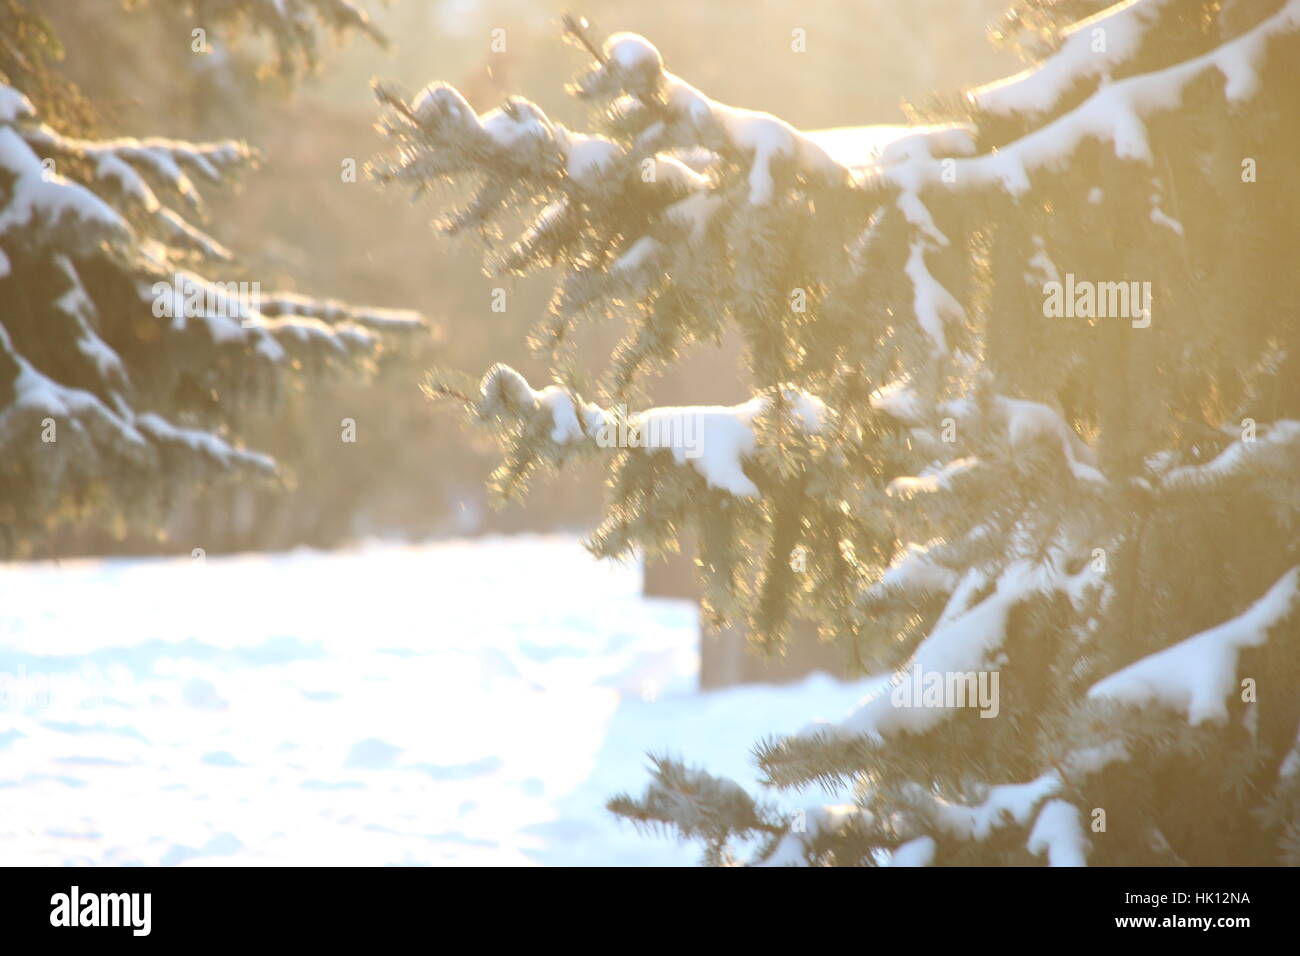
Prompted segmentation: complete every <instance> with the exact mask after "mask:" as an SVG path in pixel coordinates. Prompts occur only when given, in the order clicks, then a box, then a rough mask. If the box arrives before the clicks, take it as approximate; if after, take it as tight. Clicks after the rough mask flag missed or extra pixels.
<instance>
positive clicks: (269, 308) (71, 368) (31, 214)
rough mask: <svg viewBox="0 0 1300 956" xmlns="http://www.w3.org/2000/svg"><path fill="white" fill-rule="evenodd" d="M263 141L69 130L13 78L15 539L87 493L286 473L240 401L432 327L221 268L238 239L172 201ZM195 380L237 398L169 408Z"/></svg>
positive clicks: (5, 261) (3, 429)
mask: <svg viewBox="0 0 1300 956" xmlns="http://www.w3.org/2000/svg"><path fill="white" fill-rule="evenodd" d="M251 158H252V153H251V151H250V150H249V149H248V148H247V147H246V146H244V145H243V144H241V143H235V142H223V143H187V142H182V141H176V140H167V139H160V138H150V139H141V140H137V139H130V138H118V139H112V140H104V141H96V140H89V139H84V138H79V137H72V136H66V135H64V134H61V133H59V132H57V131H56V130H54V129H52V128H51V127H49V126H47V125H45V124H43V123H41V122H40V118H39V116H38V115H37V111H36V109H35V108H34V106H33V104H32V103H31V101H30V100H29V99H28V98H27V97H26V96H24V95H23V94H22V92H20V91H19V90H17V89H15V88H14V87H12V86H8V85H4V84H2V83H0V178H3V179H4V181H5V187H4V188H5V191H4V193H3V194H2V195H0V290H3V289H5V288H7V289H8V290H9V292H8V293H6V292H4V291H0V298H3V299H4V301H5V302H6V306H7V308H6V310H5V313H4V315H3V317H0V323H2V324H0V453H3V455H4V457H5V458H6V461H7V462H8V463H9V467H8V470H7V472H6V475H5V477H4V479H3V482H0V484H3V493H4V497H5V498H6V501H7V503H8V506H9V508H10V509H11V512H16V514H17V517H16V518H15V520H14V521H13V522H11V523H10V528H9V530H10V532H11V534H6V536H5V540H4V541H0V548H3V550H5V551H6V552H8V551H9V550H10V549H11V548H13V547H16V546H18V545H19V543H20V542H21V541H22V540H23V536H24V534H26V533H27V530H29V529H32V528H48V527H51V526H52V523H53V521H54V519H55V516H64V517H66V516H67V515H68V513H69V511H68V509H69V507H71V508H74V510H75V508H76V507H81V505H77V504H76V502H85V501H87V500H91V499H93V500H95V501H99V502H111V504H110V505H109V507H108V508H107V509H106V510H107V511H113V510H114V509H117V511H118V512H136V511H141V510H142V506H140V504H139V503H140V502H141V501H142V500H150V499H152V500H156V501H165V500H166V493H165V489H166V488H167V487H169V486H175V485H177V484H182V483H184V481H185V480H190V479H202V478H203V477H205V476H207V475H210V474H214V473H220V472H225V471H230V470H232V469H240V470H243V471H246V472H252V473H256V474H261V475H269V474H273V473H274V472H275V463H274V462H273V461H272V459H271V458H269V457H268V456H267V455H265V454H261V453H258V452H254V451H250V450H247V449H244V448H242V447H240V446H239V443H238V442H237V441H236V440H235V439H234V438H233V437H232V436H231V435H230V434H229V423H230V420H231V419H232V418H234V417H235V416H236V413H237V411H238V409H240V408H241V407H245V406H246V405H247V404H249V403H250V402H252V401H254V400H256V401H266V400H267V399H268V398H272V397H274V395H275V392H276V390H277V389H278V388H279V386H280V384H281V382H282V381H283V380H284V379H285V378H286V377H287V376H289V375H291V374H294V370H295V369H297V368H300V367H302V366H304V365H305V366H306V367H307V368H309V369H319V368H323V367H325V366H334V367H339V368H341V367H344V366H347V367H353V366H361V367H364V363H365V362H367V361H369V360H370V359H371V358H372V357H373V356H375V355H377V354H379V352H380V351H382V349H383V348H384V343H385V338H386V337H387V336H390V335H392V334H394V333H399V332H409V331H410V330H412V329H419V328H425V326H424V324H423V320H422V319H421V318H420V317H419V316H417V315H415V314H414V313H410V312H398V311H394V310H383V309H372V308H356V307H352V306H349V305H346V304H344V303H340V302H336V301H332V300H325V301H318V300H314V299H310V298H307V297H303V296H297V295H291V294H268V295H267V296H266V297H265V298H262V297H261V296H260V284H258V283H241V282H225V281H220V280H218V279H214V278H211V277H210V274H205V273H208V270H209V269H210V268H211V267H213V266H215V265H216V264H218V263H225V262H227V261H228V260H229V259H230V258H231V256H230V253H229V252H228V251H227V250H226V249H225V248H224V247H223V246H222V245H221V244H220V243H218V242H217V241H216V240H215V239H213V238H212V237H211V236H210V235H208V233H207V232H205V231H204V230H203V229H201V228H200V227H199V226H197V225H194V224H193V223H192V222H190V221H188V220H187V219H186V218H185V216H183V215H182V214H181V213H180V212H178V211H177V210H176V209H174V208H172V207H170V206H168V205H166V204H165V203H166V202H174V203H175V204H176V205H177V207H178V208H181V209H184V210H185V211H186V213H187V214H193V215H200V214H201V213H202V199H201V196H200V194H199V191H198V186H197V185H196V181H197V182H203V183H209V184H214V183H220V182H222V181H223V180H224V179H226V178H227V177H229V176H230V175H231V174H232V173H234V172H235V171H237V170H238V169H239V168H240V167H241V166H243V165H245V164H247V163H248V162H249V161H250V160H251ZM250 286H251V287H252V289H253V290H254V294H253V295H252V296H251V297H250V296H249V295H248V289H249V287H250ZM408 340H409V337H408ZM142 343H147V347H141V344H142ZM182 387H184V388H188V389H190V390H197V391H199V392H200V393H202V394H204V395H205V396H207V397H209V398H210V397H213V396H220V398H221V399H222V402H221V404H219V405H218V404H217V403H215V402H212V401H210V400H209V401H206V402H201V403H197V404H191V406H190V407H187V408H186V409H184V410H178V411H169V412H168V413H167V417H164V416H163V415H162V414H160V412H161V411H162V410H163V409H170V408H172V407H173V406H174V401H175V396H176V395H177V394H178V391H179V390H180V389H181V388H182ZM180 476H185V477H184V478H181V477H180ZM151 483H157V488H158V489H159V490H158V492H157V493H156V494H152V493H151V494H142V493H141V492H140V488H141V487H145V486H151V487H152V486H153V485H152V484H151ZM128 489H133V490H131V491H130V492H128ZM146 520H147V519H146Z"/></svg>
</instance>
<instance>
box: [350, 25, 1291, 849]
mask: <svg viewBox="0 0 1300 956" xmlns="http://www.w3.org/2000/svg"><path fill="white" fill-rule="evenodd" d="M1031 6H1032V10H1028V11H1027V12H1026V11H1022V13H1021V15H1019V16H1017V15H1014V14H1013V15H1012V16H1011V17H1010V18H1009V19H1008V21H1007V23H1008V28H1007V30H1006V31H1005V32H1006V35H1007V36H1008V38H1010V39H1016V40H1020V41H1022V42H1025V44H1026V46H1028V42H1026V41H1030V40H1032V41H1034V45H1035V48H1036V49H1040V50H1041V49H1045V50H1046V51H1047V52H1046V53H1045V55H1043V56H1041V57H1040V59H1039V62H1037V63H1036V64H1034V65H1033V66H1031V67H1030V68H1029V69H1027V70H1026V71H1025V72H1024V73H1022V74H1020V75H1018V76H1016V77H1013V78H1011V79H1009V80H1007V81H1004V82H1002V83H999V84H993V85H991V86H989V87H985V88H983V89H979V90H972V91H970V92H969V93H968V94H966V95H965V96H963V97H960V98H949V99H948V100H946V101H944V102H943V103H942V104H941V105H939V106H936V107H934V108H932V109H929V110H922V109H919V108H917V109H914V110H913V113H914V115H915V118H916V122H915V123H914V124H913V125H910V126H907V127H856V128H855V127H844V128H839V129H834V130H823V131H812V132H807V131H800V130H798V129H795V128H794V127H792V126H791V125H790V124H788V123H785V122H784V121H782V120H780V119H779V118H777V117H774V116H770V115H768V114H764V113H760V112H755V111H752V110H748V109H740V108H737V107H731V106H727V105H724V104H721V103H719V102H717V101H715V100H713V99H712V98H710V97H709V96H707V95H706V94H705V93H703V92H701V91H699V90H697V89H696V88H694V87H693V86H691V85H690V84H689V83H687V82H686V81H685V80H684V79H682V78H680V77H678V76H677V75H675V74H673V73H671V72H669V71H668V70H667V69H666V68H665V64H664V63H663V59H662V57H661V56H660V54H659V52H658V51H657V50H656V49H655V48H654V47H653V46H652V45H651V44H650V43H649V42H648V41H646V40H645V39H643V38H641V37H637V36H633V35H629V34H615V35H614V36H611V37H610V38H609V39H608V40H606V41H605V43H604V44H603V45H601V46H599V47H597V46H596V44H595V43H593V42H592V41H591V40H590V39H589V37H588V36H587V33H586V31H585V30H584V29H583V28H582V27H580V26H578V25H577V24H574V23H572V22H571V23H570V25H569V29H570V32H571V33H572V34H573V35H574V37H575V38H576V39H578V40H579V41H580V43H581V44H582V45H583V46H584V47H585V48H586V50H587V52H588V54H589V55H590V56H591V57H592V60H593V62H592V64H591V65H590V66H589V68H588V69H586V70H585V71H584V72H583V73H582V74H580V75H579V77H578V78H577V80H576V81H575V83H574V85H573V88H574V90H575V92H576V93H577V95H579V96H580V97H582V98H584V99H585V100H587V101H589V102H590V103H591V104H592V106H593V108H594V115H595V118H596V124H597V130H596V131H593V132H579V131H576V130H570V129H568V128H566V127H564V126H562V125H561V124H558V123H555V122H553V121H552V120H550V119H549V118H548V117H547V116H546V115H545V114H544V113H543V112H542V111H541V110H540V109H539V108H537V107H536V106H535V105H534V104H532V103H530V102H528V101H526V100H523V99H518V98H511V99H509V100H507V101H506V102H505V103H504V104H502V105H501V106H500V107H498V108H494V109H489V110H487V111H486V112H482V113H479V112H476V110H475V108H474V107H473V106H471V105H470V104H469V103H468V102H467V101H466V100H465V99H464V98H463V97H462V96H461V95H460V94H459V93H458V92H457V91H456V90H454V89H452V88H451V87H449V86H446V85H444V84H433V85H431V86H430V87H428V88H426V89H425V90H424V91H422V92H421V93H419V94H417V95H416V96H414V97H412V98H410V99H406V98H404V97H403V96H401V95H400V94H399V93H398V92H396V91H395V90H392V89H389V88H386V87H381V88H380V90H379V93H380V98H381V100H382V102H383V103H384V104H385V112H384V119H383V124H384V129H385V131H386V132H387V134H388V136H389V137H390V138H391V140H392V143H393V148H392V150H391V152H390V153H389V154H387V155H386V156H384V157H381V158H380V159H379V160H378V161H377V162H376V163H375V166H374V171H375V174H376V176H377V177H378V178H379V179H380V180H382V181H384V182H388V183H393V184H399V185H402V186H406V187H409V188H411V189H412V190H413V191H414V192H416V193H417V194H419V193H423V192H424V191H426V190H427V189H429V188H430V187H432V186H434V185H436V184H438V183H439V182H444V181H449V182H452V183H455V184H457V185H459V186H465V185H468V186H469V187H471V188H472V198H471V199H470V201H469V203H468V204H467V205H465V206H463V207H462V208H460V209H459V210H456V211H453V212H452V213H450V214H449V215H448V216H447V218H446V219H445V220H444V222H443V224H444V226H445V228H446V229H448V231H451V232H460V231H464V230H467V229H475V230H479V231H481V232H483V233H484V234H485V235H488V236H490V237H492V238H494V239H495V238H496V237H497V236H498V235H499V234H501V233H502V232H504V231H506V230H507V229H512V230H514V235H513V236H512V237H510V238H507V240H506V241H505V243H504V245H503V246H502V247H501V248H500V251H497V252H495V253H494V254H492V255H491V256H490V257H489V260H488V267H489V268H490V269H494V270H497V271H498V272H501V273H519V274H523V273H528V272H531V271H535V270H538V269H541V268H544V267H546V268H550V267H554V268H555V270H556V274H557V288H556V292H555V297H554V300H553V303H552V307H551V310H550V314H549V315H548V316H547V317H546V318H545V319H544V320H543V322H542V324H541V327H540V329H539V330H538V333H537V335H536V336H535V340H536V344H537V345H538V347H539V349H540V350H541V351H543V352H544V353H547V354H549V355H550V356H551V358H552V361H553V370H554V372H553V374H554V380H553V381H552V382H550V383H547V384H545V385H544V387H542V388H534V387H533V386H532V385H530V384H529V383H528V382H527V381H525V380H524V379H523V377H522V376H520V375H518V374H517V373H516V372H514V371H512V370H510V369H508V368H504V367H501V366H498V367H496V368H494V369H493V370H491V371H490V372H489V373H488V375H487V376H486V377H485V378H484V379H483V380H482V382H481V383H478V384H474V383H472V382H471V381H469V380H468V379H464V380H458V379H457V378H456V376H452V375H443V374H435V375H434V376H433V377H432V379H431V381H430V385H429V389H430V392H431V393H432V394H435V395H442V396H454V397H456V398H458V399H460V400H461V401H462V402H463V403H465V404H466V405H467V406H468V407H469V408H470V409H471V410H472V412H473V413H474V415H475V416H476V417H477V418H479V419H480V420H482V421H484V422H485V423H487V424H488V425H489V426H490V427H493V428H495V429H496V430H497V431H498V433H499V434H500V435H501V436H502V438H503V441H504V446H505V461H504V463H503V465H502V467H501V469H500V470H499V472H498V473H497V476H496V485H497V487H498V489H499V490H500V491H502V492H503V493H505V494H514V493H517V492H519V491H520V490H522V488H523V487H524V485H525V484H526V482H527V480H528V478H529V477H530V475H531V474H532V473H533V472H534V471H535V470H536V469H537V468H538V467H539V466H561V465H564V464H565V463H567V462H569V461H571V460H573V459H576V458H579V457H592V456H604V457H605V458H606V460H607V462H608V467H609V486H610V500H609V505H608V509H607V513H606V518H605V521H604V522H603V524H602V525H601V527H600V528H599V529H598V530H597V531H596V533H595V534H594V535H593V538H592V542H591V544H592V547H593V549H594V550H595V551H596V553H598V554H601V555H608V556H627V555H630V554H632V553H634V552H636V551H647V552H651V553H654V552H656V551H660V550H663V549H671V548H672V547H674V546H675V544H676V542H677V541H678V539H679V538H680V537H681V536H683V535H685V534H688V533H689V534H690V535H691V536H692V537H694V538H695V539H696V540H697V541H698V542H699V547H700V554H699V563H700V565H701V574H702V576H703V578H704V582H705V585H706V587H707V595H708V608H709V610H710V612H711V614H712V616H713V618H714V620H734V621H739V622H742V623H743V624H744V625H745V626H746V627H747V629H748V632H749V634H750V636H751V638H752V640H753V642H754V643H755V644H756V645H758V646H760V647H761V648H765V649H766V650H768V651H769V652H777V653H779V650H780V647H781V645H782V641H783V637H784V634H785V631H786V625H787V623H788V622H789V621H790V620H791V619H792V618H793V617H802V618H804V619H808V620H811V621H813V622H815V623H816V624H817V625H818V626H819V628H820V631H821V634H822V636H823V637H824V638H826V639H834V640H838V641H841V642H843V643H844V645H845V646H846V648H848V649H850V650H851V652H852V653H853V654H855V655H856V656H857V659H858V660H859V661H861V662H862V664H863V666H864V668H865V669H866V670H867V671H868V672H872V673H879V674H883V675H885V676H883V677H882V678H881V679H880V681H879V682H878V685H877V689H876V690H875V691H874V692H873V693H872V694H871V695H869V696H868V697H867V699H866V700H864V701H863V702H862V704H861V705H860V707H859V708H857V709H856V710H855V712H854V713H853V714H851V715H849V716H847V717H845V718H843V719H841V720H838V721H831V722H826V721H822V722H818V723H814V724H811V725H809V726H808V727H807V728H805V729H804V730H803V731H801V732H799V733H797V734H794V735H792V736H790V737H787V738H783V739H778V740H769V741H765V742H763V743H761V744H760V745H759V746H758V748H757V755H758V760H759V764H760V767H761V769H762V770H763V772H764V774H765V775H766V778H767V780H768V781H769V782H770V783H771V785H772V786H774V787H778V788H785V789H792V790H802V789H803V788H806V787H808V786H809V785H811V784H825V785H828V786H831V787H833V788H841V789H843V788H849V789H851V790H852V792H853V795H854V797H855V801H854V803H853V804H842V803H836V804H833V805H830V806H812V807H809V808H806V809H805V810H802V811H799V812H798V813H795V814H793V815H792V814H788V813H786V814H782V813H778V812H776V811H775V810H773V809H772V808H771V807H770V806H767V805H766V804H762V803H760V802H757V801H754V800H752V799H741V798H739V797H738V796H737V795H736V794H735V792H734V789H733V788H731V787H729V786H728V785H726V782H725V781H718V780H715V779H713V778H709V777H708V776H707V774H706V773H705V772H704V771H701V770H694V769H688V768H687V767H686V766H685V765H683V764H681V763H679V762H676V761H675V760H672V759H669V758H662V759H660V760H659V761H658V764H657V768H658V769H657V770H656V773H655V775H654V779H653V780H652V781H651V784H650V786H649V788H648V789H647V791H646V792H645V794H644V795H642V796H626V795H625V796H621V797H619V798H616V799H615V800H614V801H613V802H612V803H611V806H612V807H613V808H614V809H615V810H616V811H617V812H619V813H620V814H623V815H624V816H626V817H628V818H629V819H631V820H633V821H635V822H637V823H639V824H645V825H650V826H658V825H662V826H666V827H669V828H676V829H678V830H679V832H681V833H682V834H684V835H687V836H690V837H692V838H697V839H700V840H702V841H703V842H704V844H705V847H706V857H705V858H706V859H707V860H708V861H709V862H712V863H726V862H729V861H732V860H734V859H737V857H736V854H737V853H738V852H740V850H741V849H742V848H747V849H748V851H749V852H750V853H751V855H752V858H753V861H754V862H765V863H768V864H787V863H837V864H867V865H874V864H880V863H893V864H896V865H918V864H921V865H927V864H953V863H957V864H961V863H994V862H1003V863H1021V864H1029V863H1038V862H1041V863H1047V864H1050V865H1077V864H1082V863H1085V862H1087V863H1094V864H1095V863H1103V864H1125V863H1163V864H1171V863H1180V862H1185V863H1215V864H1223V863H1233V862H1251V863H1266V862H1268V863H1272V862H1279V861H1280V862H1291V863H1296V862H1300V841H1298V840H1297V833H1300V782H1297V781H1298V780H1300V774H1297V773H1296V772H1295V767H1296V766H1297V765H1300V755H1297V754H1295V753H1294V747H1295V745H1296V738H1297V729H1298V727H1300V693H1297V690H1298V688H1300V646H1298V645H1297V641H1298V639H1300V600H1298V599H1297V593H1296V592H1297V577H1296V575H1297V573H1300V572H1298V571H1297V568H1298V567H1300V548H1298V546H1297V541H1298V540H1300V535H1297V533H1296V529H1297V527H1300V479H1298V478H1297V476H1298V475H1300V275H1298V274H1297V272H1296V270H1294V269H1293V268H1292V267H1291V264H1290V263H1289V260H1288V252H1287V251H1286V250H1288V249H1292V248H1294V246H1295V243H1296V241H1297V239H1300V236H1298V235H1297V231H1298V230H1300V226H1297V223H1300V192H1297V191H1296V190H1295V189H1294V185H1293V182H1294V174H1295V173H1296V171H1297V170H1296V161H1295V156H1297V155H1300V125H1297V124H1296V123H1295V119H1296V110H1297V106H1298V102H1297V100H1296V97H1295V90H1296V89H1298V88H1300V83H1298V81H1300V0H1290V2H1268V3H1259V4H1219V3H1216V2H1209V0H1205V2H1202V0H1130V2H1125V3H1120V4H1116V5H1115V6H1113V7H1111V8H1109V9H1101V8H1100V6H1099V8H1098V10H1097V12H1096V14H1095V15H1094V16H1093V17H1091V18H1089V19H1087V20H1085V21H1083V22H1081V23H1073V24H1072V23H1066V22H1053V18H1054V17H1057V16H1059V13H1058V12H1056V11H1053V10H1051V9H1047V8H1044V7H1042V5H1040V4H1032V5H1031ZM1030 14H1032V15H1030ZM1029 23H1035V24H1042V28H1041V30H1040V31H1039V34H1038V35H1037V36H1035V37H1025V36H1023V35H1016V36H1013V34H1016V33H1017V31H1019V33H1020V34H1023V32H1024V29H1025V24H1029ZM1067 300H1068V301H1067ZM611 320H612V321H615V322H619V323H621V325H622V327H623V329H624V337H623V340H622V342H621V344H620V345H619V346H618V348H617V349H616V350H615V351H614V353H613V354H612V355H611V357H610V362H609V365H608V368H606V369H603V370H601V371H600V372H599V374H595V375H589V374H588V372H587V371H586V370H582V369H580V368H578V363H577V362H576V361H575V355H576V351H575V350H574V348H573V346H572V343H573V342H574V340H575V339H576V338H578V337H579V336H580V335H581V332H582V330H583V329H584V328H586V327H587V326H589V325H592V324H593V323H595V322H598V321H611ZM727 328H734V329H736V330H738V331H739V332H740V334H741V336H742V337H743V340H744V342H745V344H746V346H747V351H746V358H747V364H748V368H749V370H750V372H751V375H752V385H753V388H754V397H753V399H752V400H751V401H748V402H744V403H741V404H739V405H736V406H732V407H715V406H702V407H689V406H688V407H677V408H662V409H656V408H647V407H645V406H646V403H645V395H646V390H645V382H646V379H647V377H648V376H650V375H652V374H653V373H654V372H655V371H657V370H658V368H659V367H661V366H662V365H663V364H665V363H668V362H672V361H673V360H675V359H676V358H678V357H679V356H680V355H681V354H682V353H683V352H685V351H686V350H689V349H692V348H698V347H704V346H707V345H708V344H709V343H710V342H712V341H714V340H716V339H717V338H718V336H719V335H720V334H721V333H722V331H723V330H724V329H727ZM637 409H640V410H637ZM1288 754H1291V756H1290V757H1288Z"/></svg>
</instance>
